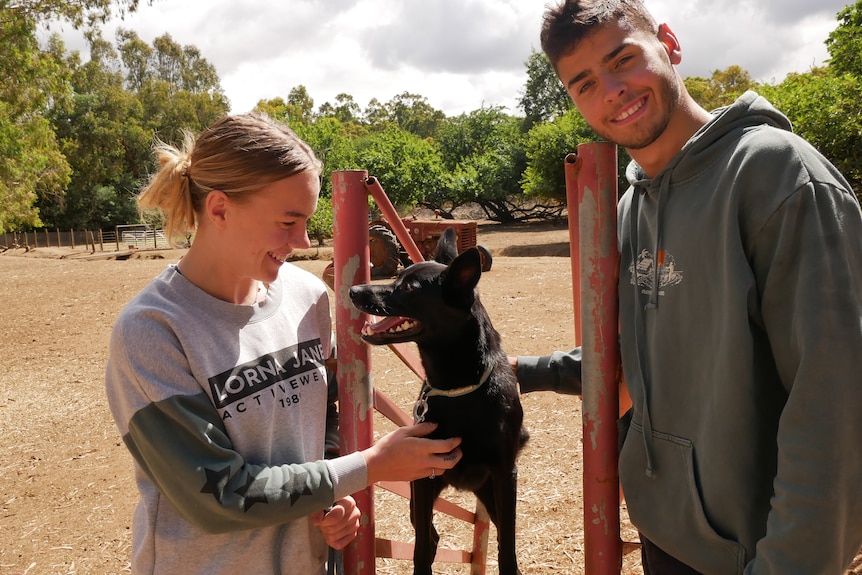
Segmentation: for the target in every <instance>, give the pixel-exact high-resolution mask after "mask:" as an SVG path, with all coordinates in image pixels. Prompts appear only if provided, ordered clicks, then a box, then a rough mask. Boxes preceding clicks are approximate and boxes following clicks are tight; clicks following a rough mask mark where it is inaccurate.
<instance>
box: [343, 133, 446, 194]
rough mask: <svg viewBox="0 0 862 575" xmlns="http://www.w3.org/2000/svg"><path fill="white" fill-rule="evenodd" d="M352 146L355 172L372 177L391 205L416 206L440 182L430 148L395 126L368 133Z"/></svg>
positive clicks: (436, 156)
mask: <svg viewBox="0 0 862 575" xmlns="http://www.w3.org/2000/svg"><path fill="white" fill-rule="evenodd" d="M355 146H356V148H355V149H356V160H355V161H356V169H362V170H368V174H369V175H370V176H375V177H376V178H377V179H378V180H379V181H380V183H381V185H382V186H383V189H384V190H386V194H387V195H388V196H389V199H390V201H391V202H392V203H393V205H395V206H398V207H401V208H412V207H414V206H416V205H417V204H418V203H419V202H421V201H422V200H423V199H424V198H425V196H426V195H427V194H428V193H429V191H433V190H434V189H436V188H437V187H439V186H440V185H441V183H442V181H443V177H444V171H443V163H442V161H441V159H440V154H439V153H438V152H437V150H436V149H435V147H434V145H433V144H432V143H431V142H430V141H428V140H425V139H423V138H420V137H419V136H417V135H415V134H411V133H410V132H407V131H405V130H402V129H400V128H398V127H396V126H388V127H387V128H385V129H384V130H383V131H382V132H373V133H370V134H368V135H367V136H365V137H363V138H360V139H359V140H357V141H356V143H355Z"/></svg>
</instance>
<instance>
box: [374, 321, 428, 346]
mask: <svg viewBox="0 0 862 575" xmlns="http://www.w3.org/2000/svg"><path fill="white" fill-rule="evenodd" d="M421 330H422V328H421V324H420V323H419V322H418V321H417V320H415V319H412V318H409V317H401V316H391V317H384V318H382V319H380V321H377V322H375V323H366V324H365V325H364V326H362V337H363V339H366V340H372V339H383V340H388V341H391V340H393V339H399V340H403V341H407V340H409V339H410V337H411V336H413V335H415V334H417V333H419V332H420V331H421ZM371 343H373V342H371Z"/></svg>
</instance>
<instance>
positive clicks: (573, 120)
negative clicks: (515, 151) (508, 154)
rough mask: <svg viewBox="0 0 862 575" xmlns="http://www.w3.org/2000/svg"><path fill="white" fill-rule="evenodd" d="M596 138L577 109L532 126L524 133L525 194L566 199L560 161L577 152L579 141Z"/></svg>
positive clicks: (561, 162)
mask: <svg viewBox="0 0 862 575" xmlns="http://www.w3.org/2000/svg"><path fill="white" fill-rule="evenodd" d="M597 139H598V137H597V136H596V134H595V132H593V130H592V129H591V128H590V127H589V126H588V125H587V123H586V121H585V120H584V118H583V117H582V116H581V114H580V113H579V112H578V111H577V110H576V109H572V110H570V111H568V112H566V113H565V114H563V115H562V116H559V117H558V118H555V119H554V120H553V121H552V122H546V123H544V124H538V125H536V126H533V128H532V129H531V130H530V132H529V133H528V134H527V145H526V150H527V169H526V170H525V171H524V178H523V180H522V185H523V187H524V193H525V194H527V195H529V196H534V197H538V198H551V199H556V200H561V201H565V199H566V173H565V166H564V163H563V162H564V161H565V159H566V155H568V154H569V153H572V152H576V151H577V149H578V144H580V143H583V142H593V141H596V140H597Z"/></svg>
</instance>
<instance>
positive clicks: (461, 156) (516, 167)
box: [423, 106, 527, 220]
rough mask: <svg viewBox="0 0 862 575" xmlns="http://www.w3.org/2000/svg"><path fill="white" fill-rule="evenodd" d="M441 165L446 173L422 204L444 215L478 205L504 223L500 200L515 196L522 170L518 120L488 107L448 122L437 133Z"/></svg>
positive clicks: (522, 151)
mask: <svg viewBox="0 0 862 575" xmlns="http://www.w3.org/2000/svg"><path fill="white" fill-rule="evenodd" d="M436 139H437V142H438V144H439V149H440V154H441V158H442V162H443V166H444V167H445V168H446V170H447V171H448V172H449V173H450V176H451V177H450V178H449V180H448V184H447V185H446V186H445V187H441V188H438V189H436V190H432V191H429V194H428V195H426V197H425V199H424V202H423V203H424V204H425V205H426V206H428V207H430V208H433V209H439V210H441V211H443V212H445V213H451V211H452V210H453V209H454V208H456V207H458V206H461V205H464V204H466V203H468V202H475V203H477V204H479V205H480V206H482V207H483V208H484V209H485V211H486V213H488V214H489V215H490V216H491V217H492V218H494V219H497V220H507V219H509V218H510V215H509V214H507V213H502V212H501V210H502V209H503V206H504V204H503V203H501V202H500V200H504V199H506V198H507V197H510V196H513V195H517V194H519V192H520V178H521V173H522V172H523V171H524V169H525V167H526V163H527V160H526V154H525V152H524V136H523V135H522V134H521V119H520V118H516V117H514V116H509V115H508V114H506V113H504V112H503V108H502V107H499V106H497V107H489V108H481V109H479V110H475V111H473V112H471V113H469V114H461V115H460V116H457V117H454V118H449V119H447V120H446V121H445V122H443V123H442V124H441V125H440V127H439V128H438V130H437V138H436Z"/></svg>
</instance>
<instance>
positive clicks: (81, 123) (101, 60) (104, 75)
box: [38, 30, 228, 229]
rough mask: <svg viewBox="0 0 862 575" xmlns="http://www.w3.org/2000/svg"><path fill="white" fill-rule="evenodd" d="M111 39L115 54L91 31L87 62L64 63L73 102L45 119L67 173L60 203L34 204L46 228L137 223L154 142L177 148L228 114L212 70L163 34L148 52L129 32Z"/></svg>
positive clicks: (105, 42)
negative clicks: (184, 133)
mask: <svg viewBox="0 0 862 575" xmlns="http://www.w3.org/2000/svg"><path fill="white" fill-rule="evenodd" d="M117 37H118V40H119V42H120V45H119V50H115V49H114V47H113V46H112V45H111V44H110V43H109V42H107V41H105V40H104V39H103V38H102V37H101V35H100V34H99V33H98V31H91V32H89V33H88V34H87V39H88V40H89V42H90V54H91V58H90V61H88V62H86V63H84V64H78V63H77V61H76V60H75V59H70V60H69V61H68V62H67V65H68V66H69V69H70V70H71V71H72V78H71V85H72V88H73V90H74V96H73V97H72V98H71V100H70V101H69V102H68V103H67V105H65V106H63V107H56V108H55V109H53V110H52V111H51V112H50V113H49V114H48V117H49V118H50V119H51V120H52V122H53V124H54V129H55V132H56V134H57V135H58V137H59V138H60V140H61V142H62V150H63V154H64V155H65V157H66V158H67V159H68V161H69V163H70V164H71V166H72V177H71V180H70V182H69V185H68V187H67V189H66V196H65V198H63V199H61V200H59V201H40V202H39V204H38V206H39V208H40V210H41V213H42V214H43V220H44V221H45V223H46V224H48V225H50V226H51V227H59V228H73V229H94V228H101V229H110V228H113V227H114V226H115V225H117V224H125V223H129V222H135V221H138V215H137V206H136V204H135V196H136V194H137V191H138V190H139V189H140V187H141V186H142V185H143V184H144V183H145V181H146V178H147V176H148V174H149V172H150V170H151V168H152V166H153V158H152V154H151V146H152V143H153V140H154V138H155V137H158V138H160V139H162V140H165V141H168V142H178V141H179V139H180V138H181V130H182V129H184V128H185V129H188V130H191V131H192V132H194V133H197V132H199V131H200V130H202V129H203V128H204V127H205V126H206V125H208V124H210V123H212V122H213V121H215V120H216V119H217V118H218V117H220V116H222V115H223V114H225V113H226V112H227V108H228V105H227V101H226V99H225V98H224V96H223V95H222V94H221V89H220V87H219V85H218V78H217V76H216V74H215V71H214V69H213V68H212V66H210V65H209V64H208V63H207V62H206V61H205V60H203V59H202V58H201V57H200V54H199V52H198V51H197V49H196V48H194V47H190V46H186V47H180V46H179V45H177V44H175V43H173V42H172V41H171V39H170V36H167V35H164V36H161V37H159V38H157V39H156V40H155V41H154V43H153V47H152V48H150V47H149V46H147V45H146V44H145V43H143V42H142V41H141V40H140V39H139V38H138V37H137V35H136V34H135V33H134V32H129V31H124V30H121V31H119V32H118V34H117ZM118 53H119V55H118ZM124 69H125V75H124V73H123V72H124ZM195 90H200V91H195Z"/></svg>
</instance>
